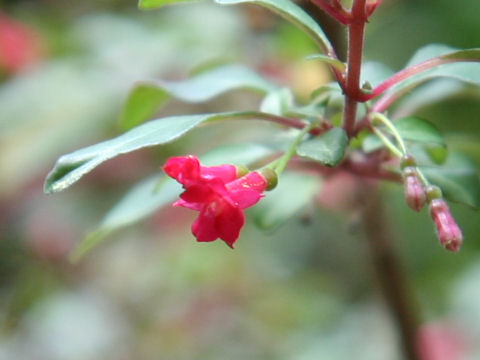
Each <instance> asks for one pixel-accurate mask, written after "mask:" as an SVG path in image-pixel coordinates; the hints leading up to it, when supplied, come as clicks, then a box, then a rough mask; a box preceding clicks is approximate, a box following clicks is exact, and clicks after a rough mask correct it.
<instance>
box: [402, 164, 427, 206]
mask: <svg viewBox="0 0 480 360" xmlns="http://www.w3.org/2000/svg"><path fill="white" fill-rule="evenodd" d="M403 173H404V184H405V200H406V202H407V205H408V206H409V207H410V208H411V209H413V210H415V211H420V210H422V208H423V206H424V205H425V203H426V201H427V196H426V194H425V190H424V188H423V186H422V183H421V182H420V179H419V178H418V176H417V172H416V170H415V168H413V167H407V168H405V169H404V171H403Z"/></svg>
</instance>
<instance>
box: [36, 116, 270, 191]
mask: <svg viewBox="0 0 480 360" xmlns="http://www.w3.org/2000/svg"><path fill="white" fill-rule="evenodd" d="M271 117H272V116H271V115H269V114H265V113H260V112H234V113H219V114H203V115H183V116H171V117H166V118H162V119H157V120H152V121H149V122H147V123H145V124H142V125H140V126H138V127H136V128H133V129H131V130H130V131H128V132H126V133H124V134H123V135H120V136H118V137H116V138H114V139H111V140H107V141H104V142H101V143H99V144H96V145H92V146H89V147H86V148H83V149H80V150H77V151H74V152H73V153H70V154H67V155H63V156H61V157H60V158H59V159H58V160H57V163H56V164H55V166H54V168H53V169H52V170H51V171H50V173H49V174H48V175H47V179H46V180H45V185H44V191H45V192H46V193H53V192H58V191H61V190H64V189H66V188H67V187H69V186H70V185H72V184H73V183H75V182H77V181H78V180H79V179H80V178H81V177H82V176H83V175H85V174H87V173H88V172H90V171H92V170H93V169H94V168H95V167H97V166H98V165H100V164H101V163H103V162H104V161H107V160H109V159H111V158H113V157H115V156H118V155H121V154H126V153H129V152H131V151H135V150H138V149H141V148H144V147H148V146H154V145H160V144H165V143H168V142H171V141H173V140H176V139H178V138H179V137H181V136H182V135H184V134H185V133H187V132H188V131H190V130H191V129H193V128H194V127H195V126H197V125H199V124H201V123H203V122H206V121H210V120H226V119H259V120H261V119H269V118H271Z"/></svg>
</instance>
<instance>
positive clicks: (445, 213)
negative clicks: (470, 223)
mask: <svg viewBox="0 0 480 360" xmlns="http://www.w3.org/2000/svg"><path fill="white" fill-rule="evenodd" d="M430 216H431V217H432V220H433V223H434V225H435V230H436V232H437V237H438V240H439V241H440V244H442V246H443V247H444V248H445V249H447V250H449V251H453V252H457V251H458V250H460V247H461V246H462V242H463V235H462V230H460V228H459V227H458V225H457V223H456V222H455V219H454V218H453V216H452V214H451V213H450V208H449V207H448V205H447V203H446V202H445V201H444V200H443V199H433V200H432V201H431V202H430Z"/></svg>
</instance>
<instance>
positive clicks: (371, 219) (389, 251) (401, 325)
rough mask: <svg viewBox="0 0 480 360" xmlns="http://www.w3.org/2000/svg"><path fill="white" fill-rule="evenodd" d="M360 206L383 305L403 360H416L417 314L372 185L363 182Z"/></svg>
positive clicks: (417, 356)
mask: <svg viewBox="0 0 480 360" xmlns="http://www.w3.org/2000/svg"><path fill="white" fill-rule="evenodd" d="M358 200H359V204H360V205H361V206H362V210H363V211H362V222H363V225H364V228H365V233H366V235H367V238H368V242H369V249H370V254H371V257H372V260H373V266H374V270H375V273H376V276H377V278H378V281H379V285H380V288H381V291H382V293H383V296H384V297H385V301H386V303H387V305H388V307H389V309H390V312H391V313H392V315H393V318H394V321H395V322H396V325H397V328H398V330H399V333H400V339H401V343H402V348H403V351H404V352H405V356H406V359H408V360H420V357H419V355H418V353H417V348H416V334H417V328H418V314H417V312H416V307H415V306H414V301H413V296H412V292H411V289H410V287H409V284H408V282H407V278H406V277H405V274H404V273H403V271H402V269H401V263H400V259H399V256H398V253H397V249H396V248H395V246H394V239H393V238H394V237H393V235H392V232H391V231H390V227H389V225H388V222H387V219H386V217H385V209H384V208H383V203H382V201H381V198H380V193H379V191H378V188H377V186H376V185H371V184H368V183H366V182H364V183H362V184H361V186H360V191H358Z"/></svg>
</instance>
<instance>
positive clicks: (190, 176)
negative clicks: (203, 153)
mask: <svg viewBox="0 0 480 360" xmlns="http://www.w3.org/2000/svg"><path fill="white" fill-rule="evenodd" d="M162 169H163V171H165V173H166V174H167V175H168V176H170V177H172V178H174V179H175V180H177V181H178V182H179V183H180V184H182V185H183V186H189V185H192V184H194V183H195V182H197V181H198V179H199V178H200V162H199V161H198V158H197V157H195V156H192V155H189V156H179V157H172V158H170V159H168V160H167V162H166V163H165V165H164V166H163V168H162Z"/></svg>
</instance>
